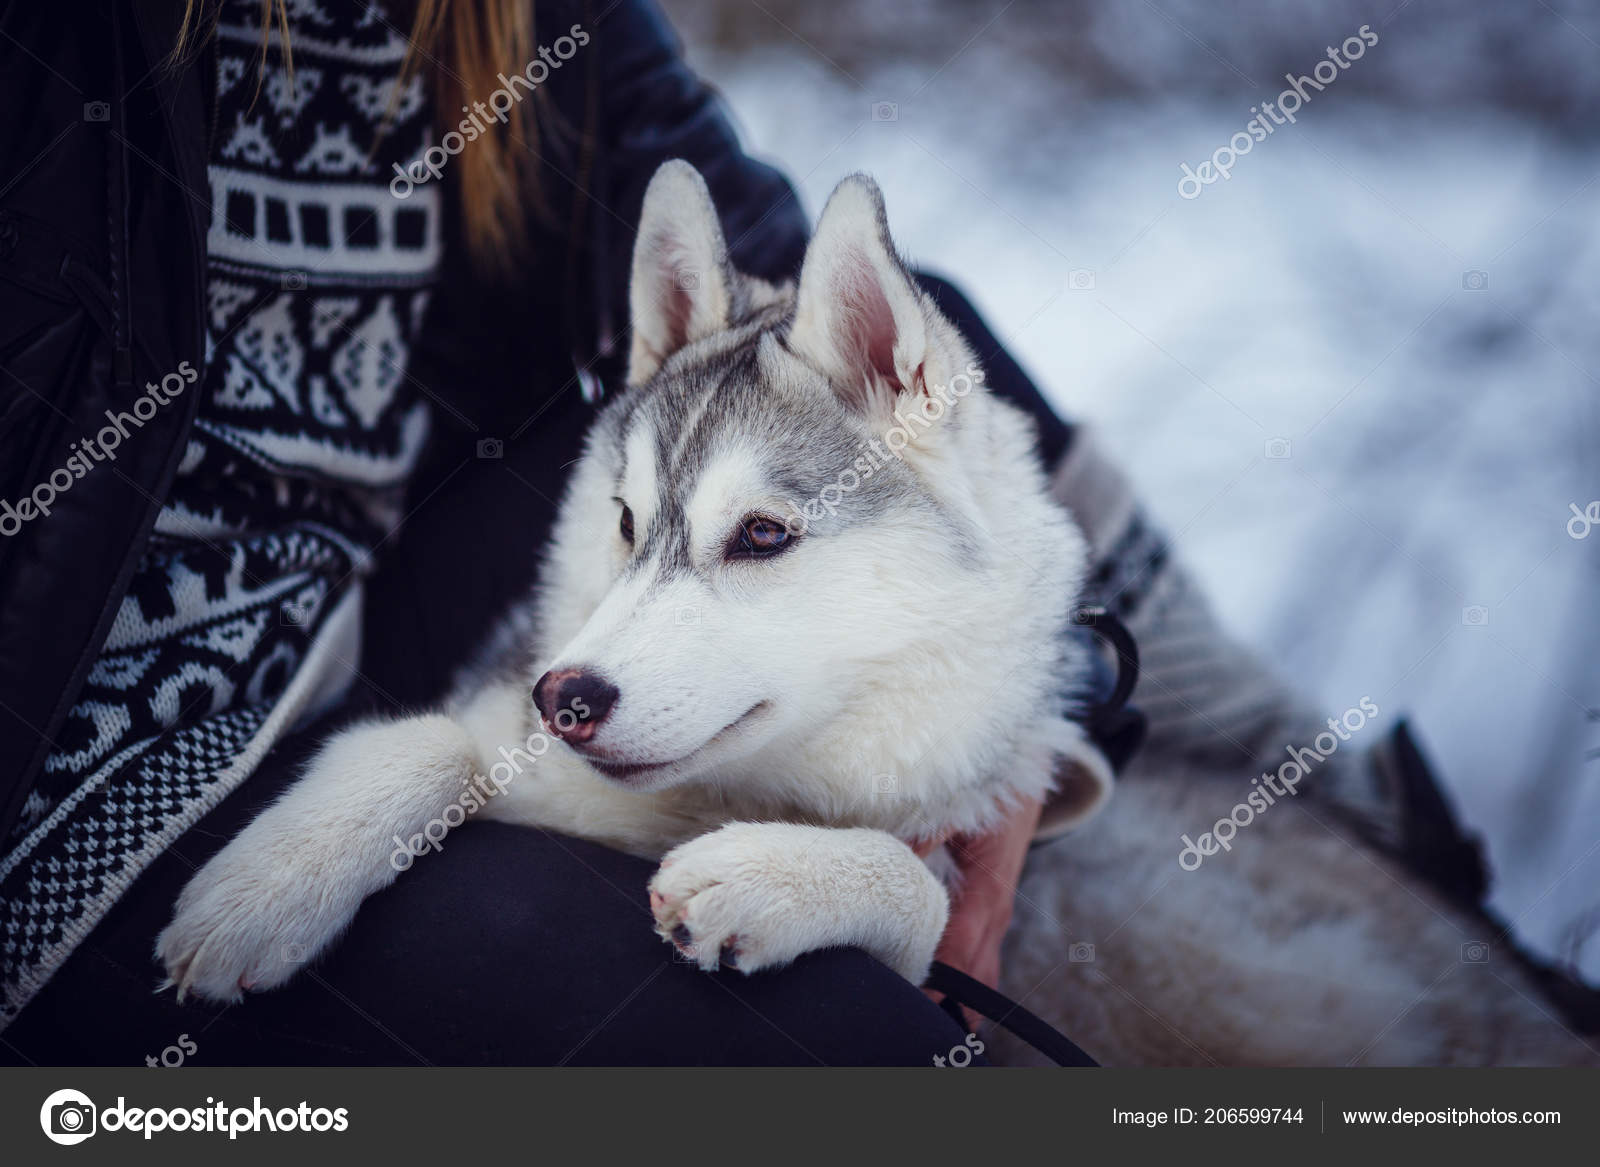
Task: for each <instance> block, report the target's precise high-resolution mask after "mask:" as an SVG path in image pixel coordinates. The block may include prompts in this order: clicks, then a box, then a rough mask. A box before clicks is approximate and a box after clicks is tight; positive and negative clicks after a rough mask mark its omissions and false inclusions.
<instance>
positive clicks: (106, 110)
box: [83, 101, 111, 122]
mask: <svg viewBox="0 0 1600 1167" xmlns="http://www.w3.org/2000/svg"><path fill="white" fill-rule="evenodd" d="M83 120H84V121H86V122H108V121H110V120H111V103H110V102H108V101H86V102H84V103H83Z"/></svg>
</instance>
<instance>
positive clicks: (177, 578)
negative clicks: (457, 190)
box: [0, 0, 441, 1026]
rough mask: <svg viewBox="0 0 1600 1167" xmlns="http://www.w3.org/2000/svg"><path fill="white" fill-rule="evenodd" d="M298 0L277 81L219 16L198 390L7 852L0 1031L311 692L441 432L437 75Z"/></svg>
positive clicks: (372, 28) (251, 29) (247, 6)
mask: <svg viewBox="0 0 1600 1167" xmlns="http://www.w3.org/2000/svg"><path fill="white" fill-rule="evenodd" d="M288 7H289V13H290V42H291V44H292V45H293V74H292V78H291V76H290V74H289V72H288V71H287V70H285V69H284V68H283V58H282V53H281V45H280V44H279V43H278V41H277V38H276V36H274V38H273V41H272V46H271V48H270V50H269V52H268V56H267V60H266V67H265V69H264V70H261V71H259V73H258V69H259V66H260V46H261V29H260V13H261V6H260V3H259V0H225V2H224V3H223V4H222V7H221V12H220V18H219V21H218V25H217V31H216V56H215V60H216V75H215V108H214V125H213V132H212V155H211V159H210V166H209V176H210V183H211V195H212V215H211V226H210V232H209V236H208V240H207V253H208V256H207V267H208V271H207V289H206V292H207V308H208V319H207V352H206V353H205V354H204V361H203V369H204V371H203V374H202V376H201V379H200V383H199V386H198V389H199V391H200V392H201V393H202V394H203V397H202V400H201V403H200V406H199V410H198V414H197V417H196V420H195V423H194V426H193V429H192V430H191V432H190V436H189V440H188V446H187V449H186V450H185V453H184V457H183V460H182V463H181V466H180V468H179V471H178V477H177V479H176V481H175V483H174V485H173V489H172V491H171V494H170V496H169V497H168V499H167V500H166V505H165V506H164V508H163V510H162V512H161V514H160V516H159V518H158V520H157V523H156V530H155V534H154V535H153V537H152V539H151V541H150V543H149V544H148V546H147V547H146V548H145V550H144V553H143V557H142V560H141V562H140V564H139V567H138V570H137V572H136V574H135V577H134V579H133V581H132V584H131V586H130V588H129V590H128V592H127V594H126V595H125V596H124V597H123V599H122V603H121V607H120V609H119V611H118V614H117V616H116V619H115V621H114V623H113V625H112V629H111V632H110V635H109V637H108V639H107V641H106V643H105V645H104V646H103V647H102V650H101V655H100V658H99V660H98V661H97V663H96V664H95V666H94V668H93V670H92V671H91V672H90V674H89V677H88V680H87V682H86V684H85V686H84V688H83V690H82V691H81V692H80V693H79V694H78V695H77V698H76V703H75V705H74V707H73V709H72V710H71V712H70V713H69V714H68V717H67V721H66V723H65V725H64V726H63V728H62V729H61V731H60V733H59V735H58V736H57V738H56V742H55V745H56V749H55V750H54V751H53V752H52V754H51V756H50V758H49V760H48V762H47V763H46V767H45V772H44V774H43V775H42V777H41V778H40V780H39V782H38V783H37V785H36V786H35V788H34V790H33V791H32V792H31V794H30V797H29V799H28V801H27V804H26V806H25V807H24V809H23V814H22V817H21V819H20V820H19V822H18V823H17V825H16V827H15V828H14V830H13V832H12V834H11V836H10V838H8V839H6V840H5V841H4V842H3V844H0V855H3V858H0V905H3V907H0V923H3V926H4V934H3V947H0V953H3V961H0V1026H3V1025H4V1024H5V1023H6V1022H8V1021H9V1020H10V1019H11V1018H12V1017H13V1016H15V1014H16V1012H17V1011H18V1010H20V1008H21V1007H22V1005H24V1004H25V1003H26V1002H27V1000H28V998H29V997H30V996H31V995H32V994H33V993H34V992H35V991H37V989H38V988H39V987H40V986H41V985H42V984H43V983H44V981H45V980H46V979H48V977H49V975H50V974H51V973H52V972H53V971H54V969H55V968H56V967H57V966H58V965H59V964H60V962H61V961H62V960H64V959H65V958H66V956H67V955H69V954H70V953H71V951H72V948H73V947H74V946H75V945H76V944H77V942H78V941H79V940H81V939H82V937H83V936H84V935H86V934H87V933H88V931H89V929H90V928H92V927H93V925H94V924H95V922H97V921H98V920H99V919H100V917H101V916H102V915H103V914H104V912H105V911H106V909H107V908H109V907H110V905H111V904H112V903H114V902H115V900H116V898H117V895H118V894H119V893H120V891H121V890H122V889H123V888H125V887H126V886H127V885H128V884H129V883H130V882H131V881H132V880H133V878H134V877H136V876H137V875H138V873H139V872H140V871H141V870H143V868H144V866H145V865H146V864H148V863H149V861H150V860H151V859H152V858H153V857H154V856H155V855H157V854H159V853H160V852H161V850H162V849H163V848H164V847H166V846H167V845H168V844H170V843H171V842H172V840H174V839H176V838H177V837H178V835H180V834H182V832H183V831H184V830H185V829H187V828H188V827H189V826H191V825H193V823H194V822H195V821H197V820H198V818H199V817H200V815H201V814H203V813H204V811H205V810H207V809H209V808H210V807H211V806H213V805H215V803H216V802H217V801H219V800H220V798H221V797H222V796H223V795H224V794H226V793H227V792H228V791H229V790H231V789H233V788H234V787H235V786H237V785H238V783H239V782H240V781H242V780H243V778H244V777H246V776H247V773H248V771H247V770H242V769H241V767H240V766H239V765H237V764H236V763H237V762H238V760H239V757H240V754H241V752H242V751H244V750H245V749H246V746H247V743H248V744H249V746H250V750H251V752H252V755H253V756H259V753H260V752H262V746H263V743H262V742H261V741H260V740H259V739H260V737H261V735H262V730H263V726H269V725H276V722H277V720H280V719H274V718H272V717H271V714H272V711H273V709H274V706H275V704H276V703H278V702H279V700H280V698H282V696H283V694H284V693H285V691H286V689H288V688H289V687H290V685H291V683H292V682H293V683H295V684H297V685H298V686H299V687H301V688H305V687H306V682H307V678H305V677H303V676H300V675H299V674H300V673H301V671H302V669H303V667H304V666H305V663H306V661H307V658H308V654H309V653H311V651H312V645H313V644H314V643H315V642H316V639H317V637H318V634H319V632H321V631H322V628H323V622H324V619H325V617H326V616H327V614H328V613H329V611H330V610H331V609H332V608H333V607H334V606H335V605H336V604H337V603H338V602H339V600H340V598H341V597H342V596H343V595H344V594H345V592H347V591H348V590H349V589H350V588H351V586H352V585H353V581H355V580H357V579H359V577H360V576H361V575H362V574H363V573H364V572H365V571H366V569H367V565H368V560H369V557H370V551H371V549H372V548H373V547H374V546H376V544H377V543H378V542H379V541H380V540H382V539H383V538H384V537H386V536H387V535H388V534H389V533H391V532H392V530H393V529H394V527H395V525H396V524H397V523H398V521H399V518H400V501H401V497H402V492H403V489H404V484H405V481H406V479H407V477H408V476H409V475H410V473H411V471H412V469H413V467H414V466H415V464H416V461H417V458H418V457H419V455H420V453H421V449H422V446H423V443H424V442H425V440H426V438H427V434H428V426H429V417H430V414H429V407H428V402H427V401H425V400H424V399H422V397H421V396H420V393H419V390H418V389H417V387H416V386H415V385H414V383H413V382H411V381H409V380H408V379H407V377H406V365H407V360H408V357H409V353H410V348H411V344H412V342H413V340H414V338H415V337H416V335H417V333H418V331H419V329H420V327H421V324H422V319H423V314H424V312H425V311H426V307H427V297H428V288H429V285H430V284H431V282H432V280H433V279H434V276H435V273H436V270H437V268H438V265H439V260H440V248H441V243H440V221H439V214H440V204H439V192H438V189H437V187H436V186H429V185H419V186H417V187H416V188H415V190H413V191H412V192H411V194H410V195H409V197H407V198H406V199H404V200H401V199H397V198H396V197H394V196H393V195H392V194H391V193H390V190H389V178H390V177H391V176H392V174H393V171H392V169H391V166H392V164H393V163H396V162H398V163H401V164H404V163H405V162H407V161H409V160H410V159H412V158H414V157H416V156H417V155H418V154H419V153H420V152H421V151H422V149H423V148H424V147H425V145H426V142H427V138H428V129H429V116H428V115H429V110H428V108H427V106H428V101H427V94H426V92H425V90H424V87H423V84H422V80H421V78H420V77H413V78H412V79H411V80H410V81H409V82H408V83H407V84H406V85H405V86H404V87H403V89H402V90H401V91H400V92H399V93H398V95H397V94H396V85H397V80H398V77H399V73H400V68H401V64H402V62H403V60H404V58H405V54H406V48H407V42H406V37H405V34H404V33H403V32H402V31H401V30H400V29H398V28H397V27H395V25H394V24H393V23H392V22H391V21H390V20H389V18H388V16H387V15H386V14H385V12H384V10H383V8H382V7H381V6H380V5H376V4H361V5H355V4H347V3H341V2H339V0H326V2H325V3H321V4H319V3H315V2H313V0H291V2H290V4H289V6H288ZM258 82H259V84H258ZM386 119H387V120H386ZM374 143H376V148H374ZM195 363H196V364H200V363H201V362H198V361H197V362H195ZM277 728H278V729H281V728H284V727H283V726H277Z"/></svg>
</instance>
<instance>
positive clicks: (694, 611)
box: [672, 604, 700, 627]
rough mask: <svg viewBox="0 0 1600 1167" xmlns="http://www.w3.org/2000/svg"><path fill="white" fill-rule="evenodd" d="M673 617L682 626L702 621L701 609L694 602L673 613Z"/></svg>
mask: <svg viewBox="0 0 1600 1167" xmlns="http://www.w3.org/2000/svg"><path fill="white" fill-rule="evenodd" d="M672 619H673V621H674V622H675V623H677V624H678V625H680V626H684V627H686V626H688V625H690V624H698V623H700V609H699V608H696V607H695V606H694V605H693V604H685V605H683V607H681V608H679V609H678V610H677V611H676V612H674V613H673V614H672Z"/></svg>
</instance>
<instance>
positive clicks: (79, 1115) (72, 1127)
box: [39, 1090, 97, 1147]
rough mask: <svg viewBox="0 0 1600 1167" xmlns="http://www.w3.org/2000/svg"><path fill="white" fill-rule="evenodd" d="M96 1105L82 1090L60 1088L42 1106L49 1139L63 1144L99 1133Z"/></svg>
mask: <svg viewBox="0 0 1600 1167" xmlns="http://www.w3.org/2000/svg"><path fill="white" fill-rule="evenodd" d="M96 1113H97V1112H96V1110H95V1105H94V1103H93V1102H91V1101H90V1100H89V1096H88V1095H87V1094H85V1093H83V1092H82V1091H80V1090H57V1091H56V1092H55V1093H54V1094H52V1095H50V1097H49V1098H46V1099H45V1100H44V1105H43V1106H41V1107H40V1108H39V1126H40V1127H41V1128H43V1130H44V1135H45V1138H47V1139H49V1140H50V1141H51V1142H52V1143H60V1144H61V1145H62V1146H63V1147H71V1146H74V1145H76V1144H78V1143H81V1142H83V1140H84V1139H86V1138H88V1137H89V1136H90V1135H92V1134H94V1132H95V1115H96Z"/></svg>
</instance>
